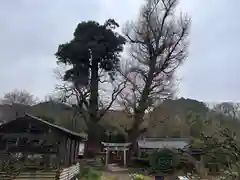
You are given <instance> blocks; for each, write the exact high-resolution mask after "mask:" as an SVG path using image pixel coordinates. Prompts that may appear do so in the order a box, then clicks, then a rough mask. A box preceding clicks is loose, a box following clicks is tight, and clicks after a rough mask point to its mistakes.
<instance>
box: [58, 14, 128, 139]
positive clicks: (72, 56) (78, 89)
mask: <svg viewBox="0 0 240 180" xmlns="http://www.w3.org/2000/svg"><path fill="white" fill-rule="evenodd" d="M118 26H119V25H118V24H117V23H116V22H115V21H114V20H113V19H109V20H107V21H106V22H105V23H104V24H103V25H101V24H99V23H97V22H95V21H87V22H81V23H80V24H78V26H77V28H76V30H75V32H74V37H73V39H72V40H71V41H70V42H67V43H65V44H61V45H59V48H58V51H57V53H56V57H57V59H58V63H63V64H64V65H67V67H69V68H68V69H67V70H66V71H65V74H64V76H63V80H64V81H67V82H70V83H71V87H72V89H71V91H72V94H68V95H69V96H70V95H73V94H74V95H75V98H76V100H77V107H78V110H79V112H80V113H82V114H83V115H84V119H85V122H86V124H87V126H88V129H89V133H90V132H91V131H92V130H93V132H94V133H91V134H95V135H97V133H96V130H97V129H98V128H96V126H97V123H98V121H99V120H100V119H101V117H103V112H106V110H107V109H109V108H110V106H111V104H112V103H109V106H107V107H106V109H105V110H104V111H102V109H101V108H100V107H99V103H100V102H99V83H100V82H101V75H100V74H101V73H105V74H108V75H109V76H108V77H109V82H110V80H111V81H113V80H114V75H115V72H116V70H117V69H118V67H119V61H120V53H121V52H122V50H123V45H124V43H125V39H124V38H123V37H122V36H121V35H120V34H118V33H116V32H115V31H114V29H115V28H116V27H118ZM118 90H119V89H118ZM116 92H117V90H115V91H114V92H113V93H116ZM112 97H113V96H112ZM114 97H115V96H114ZM112 101H114V98H112ZM83 109H84V110H83ZM89 135H90V134H89ZM89 138H91V137H89ZM95 138H96V137H93V139H95Z"/></svg>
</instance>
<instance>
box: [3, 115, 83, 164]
mask: <svg viewBox="0 0 240 180" xmlns="http://www.w3.org/2000/svg"><path fill="white" fill-rule="evenodd" d="M22 118H26V117H22ZM79 141H80V140H79V138H77V137H75V136H73V135H71V134H68V133H66V132H62V131H61V130H59V129H57V128H54V127H52V126H49V125H48V124H44V123H42V122H40V121H37V120H34V119H31V118H28V119H25V120H22V119H21V118H19V119H18V120H15V121H12V122H9V123H7V124H4V125H3V126H0V154H1V153H2V154H4V153H5V154H6V153H7V152H11V153H17V152H22V153H23V154H24V155H26V156H27V155H29V154H44V157H46V158H45V159H46V162H45V163H48V164H49V163H50V160H49V158H50V157H55V160H54V164H55V166H58V167H60V166H69V165H71V164H73V163H74V162H75V161H76V158H77V153H78V147H79Z"/></svg>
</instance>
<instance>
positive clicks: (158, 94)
mask: <svg viewBox="0 0 240 180" xmlns="http://www.w3.org/2000/svg"><path fill="white" fill-rule="evenodd" d="M177 3H178V1H177V0H147V3H146V4H145V5H144V6H143V8H142V11H141V14H140V17H139V19H138V21H136V22H132V23H128V24H127V27H126V29H125V32H124V34H125V36H126V38H127V40H128V45H129V50H130V51H129V52H130V57H131V58H130V59H128V61H127V63H126V66H125V67H124V68H123V70H122V72H121V74H122V77H123V78H122V79H123V81H126V82H127V87H126V88H125V89H124V91H123V92H122V93H121V94H120V97H119V103H120V104H121V105H123V106H124V107H125V109H126V110H127V111H128V112H129V113H131V114H132V116H133V124H132V129H131V130H130V131H129V140H130V141H131V142H132V143H135V142H136V138H137V137H138V136H139V135H140V133H141V132H142V130H140V127H141V124H142V123H143V121H144V116H145V114H146V113H147V112H149V111H151V110H152V108H154V107H155V106H156V105H157V104H158V103H160V102H161V101H162V100H164V99H167V98H170V97H172V95H173V94H174V87H175V86H174V84H175V82H176V81H175V78H174V72H175V70H176V69H177V68H178V67H179V66H180V65H181V64H182V63H183V61H184V60H185V59H186V57H187V47H188V33H189V26H190V19H189V18H188V16H187V15H183V14H181V15H180V16H176V15H175V9H176V6H177Z"/></svg>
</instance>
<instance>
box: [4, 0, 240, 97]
mask: <svg viewBox="0 0 240 180" xmlns="http://www.w3.org/2000/svg"><path fill="white" fill-rule="evenodd" d="M140 5H141V1H139V0H131V1H127V0H89V1H79V0H71V1H63V0H51V1H49V0H41V1H31V0H19V1H15V0H3V1H0V61H1V69H0V82H1V89H0V96H2V95H3V94H4V92H8V91H11V90H12V89H14V88H23V89H27V90H29V91H31V92H33V93H34V94H36V95H37V96H39V97H40V98H42V97H43V96H44V95H46V94H47V93H51V92H52V90H53V87H54V84H55V83H56V80H55V78H54V77H53V73H52V70H53V68H54V67H56V59H55V57H54V53H55V51H56V50H57V46H58V44H60V43H64V42H66V41H68V40H70V39H71V37H72V33H73V31H74V29H75V27H76V25H77V23H79V22H80V21H83V20H88V19H93V20H97V21H104V20H105V19H107V18H109V17H113V18H115V19H116V20H117V21H118V22H119V23H120V24H123V23H124V22H125V21H126V20H129V19H133V18H135V17H136V15H137V13H138V9H139V6H140ZM239 5H240V2H238V1H237V0H232V1H231V3H229V1H226V0H211V1H206V0H195V1H192V0H182V1H181V4H180V7H181V9H182V10H183V11H187V12H188V13H189V14H190V15H191V16H192V29H191V34H190V40H191V44H190V47H189V58H188V60H187V61H186V63H185V65H184V66H183V67H182V68H181V69H180V71H179V77H180V78H181V79H182V80H181V84H180V93H179V94H180V95H181V96H187V97H191V98H197V99H200V100H205V101H221V100H237V101H239V100H240V95H238V94H239V93H238V92H239V91H240V81H238V80H237V73H238V68H239V67H240V62H239V61H238V59H239V54H238V42H239V40H240V35H238V32H239V30H240V24H238V18H239V13H238V7H239Z"/></svg>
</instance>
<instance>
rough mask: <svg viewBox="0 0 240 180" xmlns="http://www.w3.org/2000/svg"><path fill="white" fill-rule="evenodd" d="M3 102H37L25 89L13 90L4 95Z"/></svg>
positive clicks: (28, 103)
mask: <svg viewBox="0 0 240 180" xmlns="http://www.w3.org/2000/svg"><path fill="white" fill-rule="evenodd" d="M3 101H4V103H11V104H12V103H19V104H24V105H33V104H35V103H36V102H37V98H36V97H34V95H32V94H31V93H30V92H27V91H25V90H17V89H15V90H13V91H12V92H8V93H6V94H5V95H4V99H3Z"/></svg>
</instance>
